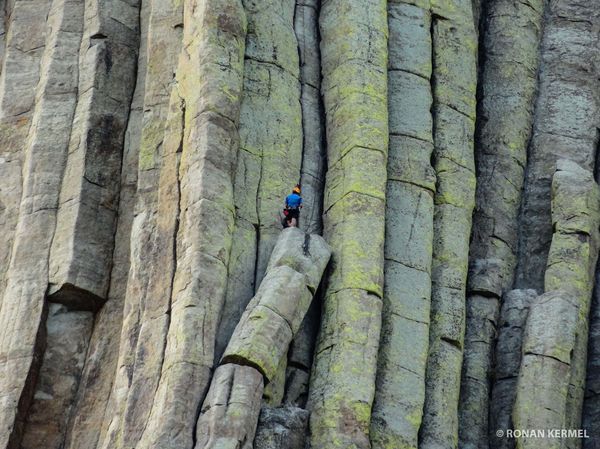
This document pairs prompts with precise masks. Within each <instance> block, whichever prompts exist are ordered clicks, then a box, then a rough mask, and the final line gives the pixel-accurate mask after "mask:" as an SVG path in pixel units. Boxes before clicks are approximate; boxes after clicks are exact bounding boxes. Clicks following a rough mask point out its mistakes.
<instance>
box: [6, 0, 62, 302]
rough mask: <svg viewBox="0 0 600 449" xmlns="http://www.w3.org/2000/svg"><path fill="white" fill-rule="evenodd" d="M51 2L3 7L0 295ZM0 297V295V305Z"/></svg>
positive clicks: (20, 0)
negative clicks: (4, 14)
mask: <svg viewBox="0 0 600 449" xmlns="http://www.w3.org/2000/svg"><path fill="white" fill-rule="evenodd" d="M50 4H51V1H50V0H36V1H26V0H13V1H12V2H10V3H6V2H3V3H2V5H1V6H2V7H3V9H4V11H5V13H6V17H4V18H3V22H4V23H5V26H6V29H5V32H6V34H5V35H4V39H3V42H2V43H3V45H2V47H3V49H2V51H3V55H2V56H3V57H2V69H1V71H2V73H1V75H0V145H1V147H2V156H1V158H0V176H1V178H2V189H0V233H1V235H2V236H3V237H2V239H1V240H0V292H1V291H2V290H4V289H5V288H6V284H5V282H6V280H5V275H6V271H7V270H8V268H9V263H10V258H11V252H12V245H13V238H14V233H15V228H16V225H17V220H18V218H19V204H20V201H21V192H22V181H23V180H22V177H21V176H22V166H23V159H24V153H25V152H24V143H25V141H26V140H27V133H28V132H29V128H30V126H31V119H32V116H33V111H34V105H35V94H36V89H35V88H36V86H37V84H38V81H39V79H40V70H41V67H40V62H41V58H42V55H43V54H44V50H45V45H46V32H47V25H46V17H47V16H48V11H49V9H50ZM1 304H2V295H1V294H0V305H1Z"/></svg>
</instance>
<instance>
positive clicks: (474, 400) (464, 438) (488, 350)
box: [459, 295, 499, 449]
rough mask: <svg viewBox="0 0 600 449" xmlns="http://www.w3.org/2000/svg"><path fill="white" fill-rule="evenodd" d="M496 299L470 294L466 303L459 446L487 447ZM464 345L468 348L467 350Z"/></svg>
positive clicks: (469, 447)
mask: <svg viewBox="0 0 600 449" xmlns="http://www.w3.org/2000/svg"><path fill="white" fill-rule="evenodd" d="M498 313H499V311H498V299H497V298H487V297H485V296H480V295H472V296H469V297H468V298H467V303H466V322H467V326H466V330H465V343H464V344H465V349H464V356H463V365H462V375H461V385H460V402H459V404H460V406H459V439H460V447H461V448H463V447H464V448H465V449H467V448H468V449H479V448H480V447H488V446H489V443H488V413H487V412H486V411H487V410H488V401H489V394H490V376H491V373H492V356H493V352H494V346H493V343H494V338H495V336H496V328H497V323H498ZM467 347H468V348H469V350H468V351H467Z"/></svg>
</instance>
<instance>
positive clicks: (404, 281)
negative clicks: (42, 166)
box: [370, 2, 435, 449]
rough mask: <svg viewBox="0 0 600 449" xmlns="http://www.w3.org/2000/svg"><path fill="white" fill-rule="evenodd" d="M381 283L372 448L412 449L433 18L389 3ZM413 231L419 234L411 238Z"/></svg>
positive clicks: (424, 313) (426, 218)
mask: <svg viewBox="0 0 600 449" xmlns="http://www.w3.org/2000/svg"><path fill="white" fill-rule="evenodd" d="M388 26H389V33H390V36H389V44H388V49H389V50H388V51H389V53H390V60H389V64H388V98H389V103H388V111H389V124H390V130H389V132H390V147H389V154H388V170H387V171H388V173H387V178H388V184H387V191H386V234H385V235H386V238H385V283H384V295H383V314H382V331H381V341H380V346H379V357H378V369H377V384H376V393H375V401H374V403H373V416H372V420H371V429H370V431H371V443H372V445H373V447H374V448H382V449H383V448H392V447H393V448H409V447H412V448H416V447H417V442H418V432H419V427H420V425H421V417H422V414H423V402H424V400H425V368H426V363H427V352H428V343H429V315H430V302H431V254H432V241H433V190H435V174H434V171H433V168H432V167H431V153H432V151H433V134H432V132H433V131H432V126H433V121H432V116H431V112H430V111H431V105H432V93H431V84H430V78H431V68H432V67H431V35H430V30H431V15H430V12H429V5H428V3H427V2H423V5H422V6H414V5H411V4H406V3H404V2H389V3H388ZM416 229H419V231H418V232H415V230H416Z"/></svg>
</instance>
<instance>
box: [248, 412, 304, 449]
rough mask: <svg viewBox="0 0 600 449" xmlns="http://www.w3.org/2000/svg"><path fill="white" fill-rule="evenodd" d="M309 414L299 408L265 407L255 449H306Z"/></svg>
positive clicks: (255, 439) (259, 423)
mask: <svg viewBox="0 0 600 449" xmlns="http://www.w3.org/2000/svg"><path fill="white" fill-rule="evenodd" d="M308 416H309V412H308V411H307V410H304V409H302V408H298V407H279V408H271V407H263V408H262V409H261V411H260V416H259V419H258V430H257V432H256V437H255V438H254V449H304V448H305V446H304V443H305V439H306V433H307V431H308Z"/></svg>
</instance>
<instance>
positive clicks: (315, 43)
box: [294, 0, 326, 337]
mask: <svg viewBox="0 0 600 449" xmlns="http://www.w3.org/2000/svg"><path fill="white" fill-rule="evenodd" d="M319 5H320V2H319V0H308V1H307V0H296V9H295V11H294V31H295V33H296V39H297V40H298V53H299V56H300V61H299V62H300V90H301V95H300V104H301V106H302V141H303V144H302V147H303V148H302V168H301V172H300V183H301V184H302V198H303V200H304V208H303V209H302V214H301V217H302V220H301V221H300V228H301V229H303V230H305V231H306V232H307V233H309V234H320V233H321V232H322V230H323V220H322V217H321V216H322V214H323V195H322V192H323V187H324V185H325V171H326V167H325V159H326V154H325V145H324V143H325V129H324V126H323V119H322V117H323V105H322V103H321V94H320V89H321V54H320V52H319V11H318V8H319ZM307 337H308V335H307Z"/></svg>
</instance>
